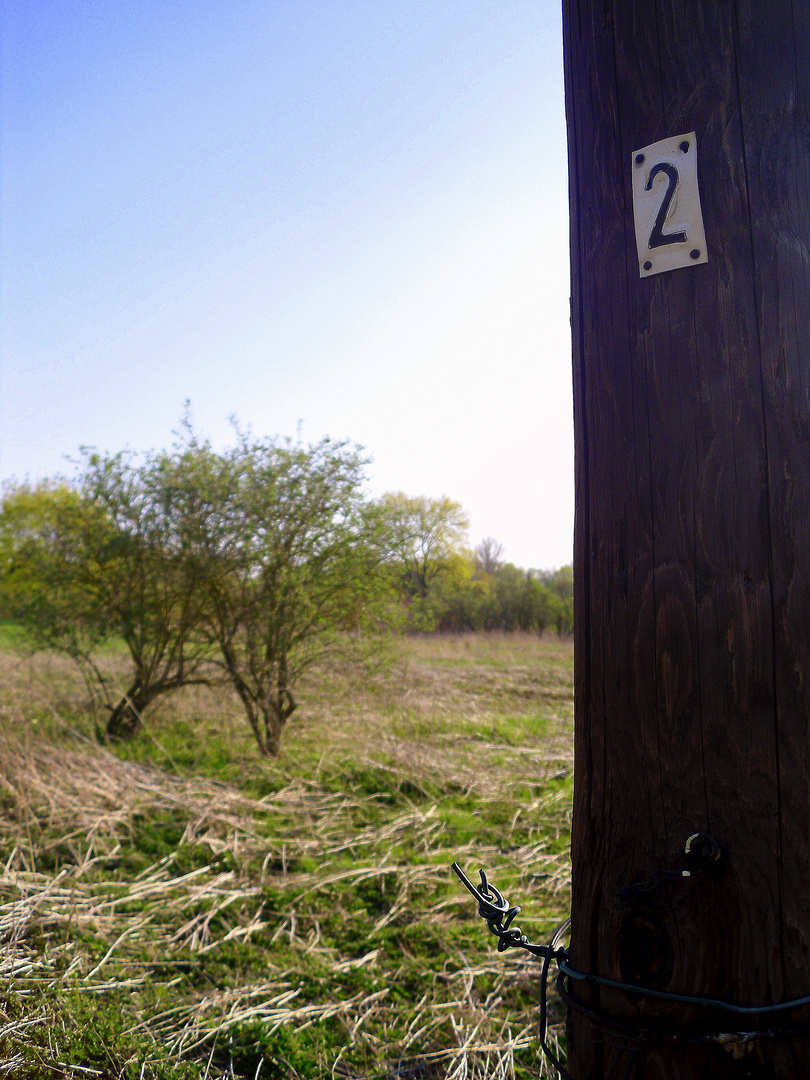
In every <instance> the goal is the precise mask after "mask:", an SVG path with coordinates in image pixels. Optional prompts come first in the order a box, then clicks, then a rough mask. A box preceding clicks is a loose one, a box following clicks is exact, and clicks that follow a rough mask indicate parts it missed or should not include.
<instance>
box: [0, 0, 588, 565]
mask: <svg viewBox="0 0 810 1080" xmlns="http://www.w3.org/2000/svg"><path fill="white" fill-rule="evenodd" d="M1 11H2V14H0V20H1V23H0V35H1V36H2V55H1V56H0V62H1V63H2V82H0V94H1V96H0V108H1V109H2V128H1V129H0V134H1V138H2V143H1V144H0V155H1V156H0V169H1V171H0V200H1V203H0V275H1V278H0V284H1V287H2V293H1V294H0V299H1V301H2V311H1V314H2V324H1V325H2V334H1V336H0V348H1V351H0V476H2V477H9V476H17V477H24V476H29V477H31V478H36V477H41V476H46V475H54V474H56V473H60V472H62V473H64V472H69V465H68V464H67V462H66V460H65V457H66V455H68V456H69V455H71V454H72V453H75V451H76V449H77V447H78V446H79V445H82V444H87V445H94V446H98V447H100V448H103V449H107V450H118V449H121V448H123V447H124V446H131V447H134V448H140V449H146V448H149V447H157V446H165V445H167V444H168V443H170V442H171V439H172V429H173V428H175V427H176V426H177V422H178V420H179V418H180V415H181V413H182V409H183V402H184V401H185V399H187V398H188V399H190V401H191V410H192V416H193V418H194V422H195V424H196V426H197V427H198V428H199V429H200V430H201V431H202V432H203V433H204V434H207V435H210V436H211V437H212V439H213V440H214V442H215V443H217V444H222V445H224V444H225V443H226V442H227V441H228V440H229V438H230V429H229V424H228V418H229V417H230V416H232V415H235V416H237V417H238V418H239V420H240V421H241V422H242V423H243V424H245V425H250V426H251V427H252V428H253V430H254V431H255V432H256V433H257V434H276V433H278V434H282V435H287V434H289V435H295V433H296V431H297V430H300V432H301V435H302V438H303V439H304V440H305V441H314V440H316V439H318V438H320V437H321V436H322V435H327V434H328V435H330V436H332V437H334V438H349V439H351V440H352V441H355V442H358V443H361V444H363V445H364V446H366V447H367V448H368V451H369V452H370V454H371V455H372V457H373V459H374V461H373V464H372V466H371V468H370V485H371V490H372V492H373V493H375V494H376V493H381V492H382V491H386V490H403V491H405V492H407V493H409V494H412V495H433V496H439V495H443V494H447V495H449V496H450V497H452V498H454V499H457V500H459V501H460V502H461V503H462V504H463V505H464V507H465V509H466V510H467V511H468V513H469V515H470V518H471V534H470V539H471V542H472V543H473V544H474V543H476V542H477V541H478V540H480V539H481V537H483V536H485V535H492V536H494V537H496V538H497V539H498V540H500V541H501V542H502V543H503V544H504V546H505V549H506V550H505V556H506V557H507V558H508V559H510V560H512V561H514V562H516V563H517V564H519V565H523V566H538V567H545V566H554V565H560V564H561V563H563V562H567V561H569V560H570V557H571V531H572V525H573V460H572V459H573V449H572V444H573V439H572V433H571V389H570V381H571V377H570V368H571V365H570V341H569V329H568V295H569V283H568V252H567V180H566V162H565V122H564V113H563V88H562V45H561V37H560V15H559V11H558V3H557V2H550V0H488V2H484V0H329V2H321V0H267V2H264V3H259V2H253V0H231V2H229V3H226V2H214V0H196V2H194V3H191V2H186V0H161V2H152V0H139V2H138V3H130V2H126V0H48V2H47V3H32V2H31V0H24V2H22V0H5V2H4V4H3V5H2V9H1Z"/></svg>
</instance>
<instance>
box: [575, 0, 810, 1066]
mask: <svg viewBox="0 0 810 1080" xmlns="http://www.w3.org/2000/svg"><path fill="white" fill-rule="evenodd" d="M563 9H564V34H565V62H566V103H567V113H568V130H569V158H570V177H571V254H572V329H573V351H574V394H575V429H576V500H577V501H576V507H577V510H576V530H575V560H574V565H575V575H576V596H575V605H576V631H575V658H576V659H575V667H576V712H575V715H576V737H575V738H576V756H575V796H574V824H573V839H572V854H573V865H574V871H573V903H572V938H571V954H570V961H569V962H568V963H569V966H570V969H571V970H573V971H576V972H578V973H579V974H584V975H589V976H594V975H595V976H598V977H600V978H601V979H609V980H613V981H615V982H619V983H622V984H624V985H625V987H626V986H631V987H634V988H636V989H637V990H645V989H646V990H654V991H656V992H660V993H663V994H674V995H685V996H689V997H699V998H702V999H718V1000H720V1001H722V1002H725V1003H727V1004H729V1005H733V1006H736V1007H738V1008H740V1007H742V1008H749V1009H750V1008H760V1009H763V1008H766V1007H770V1006H773V1005H778V1004H780V1003H784V1002H788V1001H792V1000H794V999H801V998H803V997H804V996H806V995H810V0H564V2H563ZM690 838H691V839H690ZM687 847H689V853H688V854H687V853H686V848H687ZM687 875H688V876H687ZM567 987H568V991H569V994H570V996H571V998H572V999H573V1000H572V1002H571V1003H570V1004H569V1014H568V1015H569V1026H568V1038H569V1065H568V1069H569V1071H570V1073H571V1075H572V1076H573V1077H574V1080H605V1078H607V1077H608V1076H611V1077H613V1078H614V1080H630V1078H632V1080H705V1078H708V1077H711V1078H712V1080H742V1078H744V1077H750V1078H752V1080H802V1078H804V1077H810V1006H808V1005H804V1006H794V1007H792V1008H789V1009H783V1010H780V1011H772V1012H760V1013H740V1012H734V1011H731V1010H728V1009H722V1008H719V1007H716V1006H709V1005H706V1004H699V1003H690V1002H684V1001H678V1000H672V999H671V998H666V997H653V996H649V995H647V994H644V993H633V992H631V991H629V990H628V989H621V988H616V987H610V986H608V985H606V984H605V983H604V982H601V983H600V982H594V981H593V980H587V979H586V980H581V979H580V980H578V979H576V978H569V979H568V981H567ZM583 1010H588V1011H587V1012H586V1011H583ZM611 1069H613V1070H614V1071H613V1072H611V1071H610V1070H611Z"/></svg>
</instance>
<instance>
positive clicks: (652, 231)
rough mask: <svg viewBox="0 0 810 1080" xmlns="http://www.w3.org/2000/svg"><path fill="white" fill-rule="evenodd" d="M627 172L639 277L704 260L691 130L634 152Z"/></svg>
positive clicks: (704, 250) (704, 237)
mask: <svg viewBox="0 0 810 1080" xmlns="http://www.w3.org/2000/svg"><path fill="white" fill-rule="evenodd" d="M631 170H632V178H633V216H634V219H635V225H636V247H637V249H638V272H639V274H640V275H641V277H651V276H652V275H653V274H661V273H663V272H664V271H665V270H677V269H679V268H680V267H683V266H699V265H700V263H705V262H708V261H709V257H708V254H707V252H706V234H705V233H704V231H703V214H702V212H701V209H700V191H699V189H698V177H697V137H696V136H695V133H694V131H690V132H689V133H688V134H686V135H673V136H671V137H670V138H669V139H661V141H660V142H656V143H651V144H650V145H649V146H643V147H642V148H641V149H640V150H634V151H633V153H632V160H631Z"/></svg>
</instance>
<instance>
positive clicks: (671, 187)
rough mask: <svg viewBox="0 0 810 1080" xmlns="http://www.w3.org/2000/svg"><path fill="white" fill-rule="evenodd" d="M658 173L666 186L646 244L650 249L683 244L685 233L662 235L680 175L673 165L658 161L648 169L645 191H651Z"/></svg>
mask: <svg viewBox="0 0 810 1080" xmlns="http://www.w3.org/2000/svg"><path fill="white" fill-rule="evenodd" d="M659 173H664V175H665V176H666V178H667V181H668V183H667V186H666V189H665V191H664V197H663V199H662V200H661V205H660V206H659V207H658V214H657V215H656V218H655V224H654V225H653V227H652V231H651V233H650V239H649V241H648V242H647V246H648V247H651V248H657V247H665V246H666V245H667V244H685V243H686V233H685V232H676V233H664V222H665V221H666V220H667V214H668V213H669V208H670V206H671V205H672V199H673V197H674V195H675V189H676V188H677V186H678V181H679V180H680V175H679V173H678V170H677V169H676V168H675V166H674V165H671V164H670V163H669V162H668V161H659V162H658V163H657V164H655V165H653V167H652V168H651V169H650V175H649V178H648V180H647V183H646V184H645V185H644V190H645V191H652V186H653V180H654V179H655V178H656V176H658V175H659Z"/></svg>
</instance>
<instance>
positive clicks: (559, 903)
mask: <svg viewBox="0 0 810 1080" xmlns="http://www.w3.org/2000/svg"><path fill="white" fill-rule="evenodd" d="M15 645H16V643H15V641H14V640H13V639H9V638H8V637H7V638H6V639H5V646H4V649H3V651H2V652H1V653H0V675H1V676H2V677H1V678H0V715H2V725H0V762H2V765H1V767H0V814H1V815H2V836H1V837H0V847H1V849H2V850H0V937H1V938H2V943H3V950H2V954H1V955H0V980H2V981H1V983H0V1076H8V1077H14V1078H37V1080H39V1078H42V1080H45V1078H59V1077H65V1078H67V1077H69V1078H71V1080H74V1078H75V1080H78V1078H80V1077H81V1078H84V1080H87V1078H92V1077H101V1078H104V1080H118V1078H123V1077H126V1078H129V1080H156V1078H169V1077H172V1078H186V1077H188V1078H191V1077H194V1078H206V1080H208V1078H225V1077H228V1078H236V1077H244V1078H249V1080H259V1078H263V1080H272V1078H284V1080H315V1078H319V1077H343V1078H348V1077H355V1078H358V1077H364V1078H367V1077H376V1078H394V1077H396V1078H398V1080H417V1078H424V1080H433V1078H436V1080H438V1078H447V1080H484V1078H491V1080H496V1078H497V1080H508V1078H511V1077H518V1078H525V1077H537V1076H550V1075H551V1072H550V1071H549V1070H547V1069H546V1067H545V1065H544V1063H543V1061H542V1060H541V1055H540V1054H539V1050H538V1046H537V1038H536V1037H537V1019H538V1016H537V1003H538V979H537V976H538V972H539V966H538V965H537V964H536V963H534V962H533V961H532V960H531V958H530V957H528V956H527V955H525V954H523V953H519V952H510V953H505V954H498V953H497V951H496V949H495V939H494V938H493V937H492V936H491V935H489V934H488V933H487V931H486V927H485V926H484V925H483V924H482V923H481V922H480V920H478V919H477V917H476V914H475V909H474V904H473V903H472V901H471V899H470V898H469V897H468V896H467V895H466V894H465V893H464V892H463V890H462V889H461V888H460V886H459V884H458V882H457V881H456V880H455V878H454V877H453V876H452V874H451V873H450V871H449V866H450V863H451V862H452V861H453V860H454V859H457V860H458V861H459V862H460V863H461V865H462V866H463V867H464V868H465V869H466V870H467V872H468V874H469V875H470V876H476V875H477V870H478V868H479V867H484V868H486V870H487V872H488V873H489V874H490V875H491V877H492V879H493V880H494V881H495V883H496V884H497V885H498V887H499V888H501V890H502V891H503V892H505V893H506V895H507V897H508V898H509V899H510V900H512V901H513V902H515V903H520V904H521V905H522V906H523V915H522V916H521V917H520V919H519V920H518V921H519V923H520V926H521V928H522V929H523V931H524V932H525V933H527V934H528V936H529V937H530V938H531V939H532V940H534V941H543V940H545V939H547V937H548V936H549V935H550V931H551V930H552V928H553V927H554V926H555V925H556V924H557V923H558V922H559V921H560V920H561V919H562V918H564V917H565V915H566V914H567V911H568V904H569V865H568V839H569V837H568V832H569V817H570V800H571V729H572V719H571V718H572V666H573V665H572V649H571V646H570V644H569V643H567V642H560V641H557V640H543V641H541V640H540V639H538V638H537V637H532V636H528V635H527V636H521V635H510V636H482V635H478V636H457V637H456V636H454V637H429V638H428V637H425V638H413V639H407V640H404V641H403V642H401V643H400V645H399V646H398V647H397V653H396V656H395V658H394V659H393V661H392V663H391V664H390V666H388V667H387V668H386V669H385V670H382V671H380V672H378V673H377V674H376V675H374V676H373V677H372V676H366V677H364V678H361V677H360V676H358V675H357V673H356V672H352V671H341V670H330V671H321V672H319V673H317V674H316V675H313V676H312V677H311V678H310V679H309V681H308V682H307V684H306V685H305V686H304V687H302V690H301V694H300V697H301V707H300V709H299V711H298V712H297V713H296V714H295V715H294V717H293V718H292V720H291V721H290V723H289V725H288V729H287V731H286V735H285V751H284V754H283V757H282V758H281V759H280V760H279V761H277V762H268V761H263V760H261V759H260V758H259V757H258V755H257V752H256V750H255V748H254V746H253V744H252V743H251V738H250V732H249V730H248V728H247V724H246V721H245V720H244V718H243V716H242V714H241V712H240V708H239V705H238V703H237V702H236V700H235V699H234V698H233V697H232V696H230V695H229V694H228V693H227V692H225V691H222V692H217V693H215V692H212V691H207V690H202V689H201V690H195V691H188V692H186V693H185V694H183V695H181V696H178V697H177V698H176V699H174V700H167V701H166V702H165V703H164V704H163V705H161V706H159V707H158V708H157V709H156V710H155V711H154V712H153V713H152V714H151V716H150V717H147V726H146V731H145V732H144V733H143V734H142V735H140V736H139V737H138V739H137V740H136V741H135V742H134V743H132V744H128V745H125V746H121V747H119V748H117V749H116V750H115V752H114V753H113V752H111V751H110V750H108V749H105V748H102V747H100V746H99V745H98V743H97V741H96V740H95V738H94V728H95V725H96V724H98V723H100V722H101V721H102V717H101V716H94V714H93V711H92V708H90V706H89V704H88V699H87V690H86V688H85V686H84V685H83V684H82V682H81V680H80V679H79V678H78V677H77V675H76V673H75V672H74V671H73V669H72V668H71V666H70V665H69V664H68V663H67V662H66V661H64V660H61V659H60V658H58V657H55V656H36V657H32V658H26V657H25V656H23V655H22V654H21V653H19V652H17V651H15ZM104 662H105V663H106V664H107V665H108V668H109V672H110V676H111V677H112V678H114V677H115V674H116V669H115V665H116V664H118V663H120V662H121V661H120V658H117V657H116V656H115V655H114V653H113V652H111V653H110V655H109V656H107V657H105V659H104ZM524 916H525V917H524ZM553 1018H554V1019H556V1020H557V1021H559V1019H560V1014H559V1012H557V1013H555V1014H554V1017H553Z"/></svg>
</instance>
